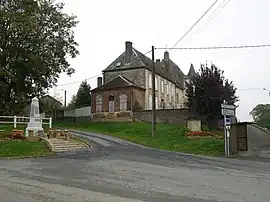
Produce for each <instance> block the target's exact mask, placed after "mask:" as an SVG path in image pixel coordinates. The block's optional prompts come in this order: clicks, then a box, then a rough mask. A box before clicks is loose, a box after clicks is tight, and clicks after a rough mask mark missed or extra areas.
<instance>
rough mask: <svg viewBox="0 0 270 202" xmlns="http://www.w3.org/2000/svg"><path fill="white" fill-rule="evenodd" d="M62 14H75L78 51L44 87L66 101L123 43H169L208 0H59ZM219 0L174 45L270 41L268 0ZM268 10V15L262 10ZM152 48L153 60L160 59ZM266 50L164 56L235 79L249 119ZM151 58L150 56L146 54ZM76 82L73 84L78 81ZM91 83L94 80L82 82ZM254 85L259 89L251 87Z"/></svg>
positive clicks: (268, 84) (263, 99)
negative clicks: (52, 84)
mask: <svg viewBox="0 0 270 202" xmlns="http://www.w3.org/2000/svg"><path fill="white" fill-rule="evenodd" d="M63 1H64V2H65V3H66V8H65V9H66V12H68V13H72V14H75V15H77V16H78V19H79V21H80V23H79V24H78V26H77V27H76V29H75V30H74V31H75V35H76V40H77V41H78V43H79V44H80V46H79V48H78V49H79V51H80V55H79V56H78V57H77V58H75V59H72V60H70V63H71V66H72V67H73V68H75V69H76V73H75V74H74V75H72V76H71V77H67V76H65V75H62V76H61V78H60V79H59V82H58V84H59V85H62V84H69V83H73V82H77V83H75V84H74V83H73V84H69V85H62V86H58V87H57V88H56V89H53V90H51V91H50V93H51V94H52V95H54V94H55V92H56V93H58V94H60V95H63V94H64V93H63V91H62V90H67V100H68V101H69V100H70V98H71V96H72V95H73V94H75V93H76V92H77V89H78V87H79V84H80V81H82V80H83V79H86V78H90V77H94V76H97V75H99V74H101V71H102V70H103V69H105V68H106V67H107V66H108V65H109V64H110V63H111V62H112V61H113V60H114V59H116V57H118V56H119V55H120V54H121V53H122V52H123V51H124V49H125V41H132V42H133V46H134V47H135V48H136V49H137V50H139V51H141V52H142V53H146V52H147V51H149V50H150V49H151V46H152V45H154V46H155V47H172V46H173V45H174V44H175V43H176V42H177V41H178V40H179V39H180V38H181V36H182V35H183V34H184V33H185V32H186V31H187V30H188V29H189V28H190V26H191V25H192V24H193V23H194V22H195V21H196V20H197V19H198V18H199V17H200V16H201V15H202V14H203V13H204V12H205V11H206V9H207V8H208V7H210V5H211V4H212V3H213V2H214V0H203V1H202V0H166V1H165V0H129V1H127V0H76V1H75V0H63ZM227 1H228V0H219V1H218V3H217V4H216V6H215V7H213V8H212V10H211V11H210V12H209V14H208V15H207V16H205V18H203V20H202V21H201V22H200V23H199V24H198V26H196V27H195V28H194V30H193V31H192V32H191V33H189V35H188V36H187V37H186V38H185V39H184V40H183V41H181V42H180V43H179V44H178V45H177V47H204V46H230V45H255V44H270V39H269V36H270V29H269V28H268V21H269V17H270V13H269V8H270V1H269V0H257V1H255V0H229V2H228V3H227V4H226V6H224V7H223V8H222V9H219V10H218V8H219V5H224V3H226V2H227ZM267 13H268V14H267ZM163 52H164V51H163V50H156V58H162V57H163ZM269 53H270V48H257V49H255V48H253V49H226V50H172V51H171V52H170V57H171V58H172V60H173V61H174V62H175V63H176V64H178V65H179V67H180V68H181V69H182V71H183V72H184V73H187V72H188V69H189V66H190V63H193V64H194V67H195V69H198V68H199V65H200V63H205V62H206V61H208V63H211V62H213V63H214V64H216V65H217V66H218V67H219V68H221V69H223V70H224V71H225V76H226V77H227V78H228V79H229V80H232V81H233V82H234V83H235V86H236V87H237V88H238V89H239V90H238V91H237V95H238V96H239V97H240V102H239V105H240V106H239V108H238V110H237V116H238V117H239V118H240V120H241V121H245V120H251V117H250V116H249V112H250V111H251V109H252V108H253V107H254V106H256V105H257V104H258V103H269V101H270V96H269V93H268V92H267V91H264V90H263V88H268V89H270V78H269V75H270V68H269V64H270V62H269V59H270V57H269ZM147 56H148V57H151V54H148V55H147ZM78 81H79V82H78ZM88 82H89V83H90V85H91V87H92V88H95V87H96V85H97V84H96V83H97V82H96V78H93V79H90V80H88ZM254 88H260V89H254Z"/></svg>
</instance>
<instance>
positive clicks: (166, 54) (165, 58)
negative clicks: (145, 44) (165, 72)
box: [164, 51, 170, 60]
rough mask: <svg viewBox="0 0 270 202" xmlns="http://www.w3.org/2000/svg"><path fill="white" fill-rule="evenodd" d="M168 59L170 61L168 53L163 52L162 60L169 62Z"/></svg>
mask: <svg viewBox="0 0 270 202" xmlns="http://www.w3.org/2000/svg"><path fill="white" fill-rule="evenodd" d="M169 59H170V56H169V52H168V51H165V52H164V60H169Z"/></svg>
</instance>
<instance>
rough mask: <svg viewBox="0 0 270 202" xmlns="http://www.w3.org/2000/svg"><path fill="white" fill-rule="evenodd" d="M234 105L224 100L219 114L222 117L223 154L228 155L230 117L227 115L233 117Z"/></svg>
mask: <svg viewBox="0 0 270 202" xmlns="http://www.w3.org/2000/svg"><path fill="white" fill-rule="evenodd" d="M235 108H236V107H235V106H234V105H227V104H226V102H225V100H224V102H223V104H221V114H222V115H223V117H224V145H225V146H224V153H225V155H228V156H229V155H230V147H229V146H230V133H229V129H230V124H231V122H230V119H229V118H227V117H234V116H235Z"/></svg>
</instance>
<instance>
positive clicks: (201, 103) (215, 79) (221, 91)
mask: <svg viewBox="0 0 270 202" xmlns="http://www.w3.org/2000/svg"><path fill="white" fill-rule="evenodd" d="M186 95H187V97H188V101H187V103H186V105H187V106H188V107H189V108H190V109H191V111H192V113H193V114H200V115H204V116H206V118H207V120H208V123H209V126H214V125H216V121H217V120H218V119H220V118H221V104H222V103H223V100H225V101H226V102H227V103H228V104H235V103H236V102H237V101H238V97H237V96H236V88H235V87H234V85H233V83H232V82H231V81H229V80H227V79H225V77H224V71H222V70H220V69H219V68H218V67H217V66H215V65H214V64H212V65H211V66H210V67H208V66H207V65H203V64H202V65H201V67H200V70H199V72H198V73H197V74H196V75H195V76H194V77H193V78H192V79H191V81H190V83H189V84H188V87H187V90H186Z"/></svg>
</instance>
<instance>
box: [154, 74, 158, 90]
mask: <svg viewBox="0 0 270 202" xmlns="http://www.w3.org/2000/svg"><path fill="white" fill-rule="evenodd" d="M155 90H158V78H157V77H155Z"/></svg>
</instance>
